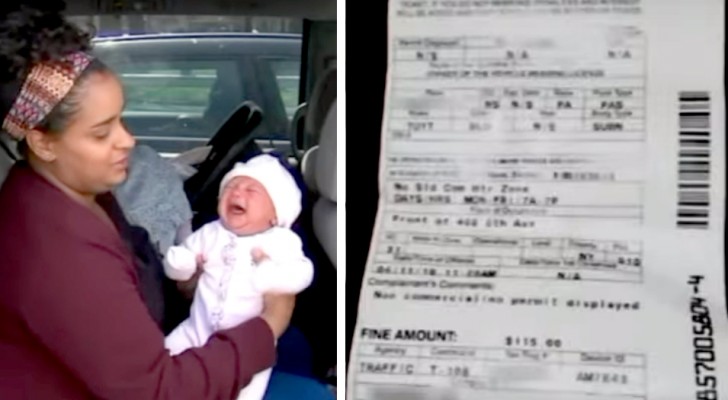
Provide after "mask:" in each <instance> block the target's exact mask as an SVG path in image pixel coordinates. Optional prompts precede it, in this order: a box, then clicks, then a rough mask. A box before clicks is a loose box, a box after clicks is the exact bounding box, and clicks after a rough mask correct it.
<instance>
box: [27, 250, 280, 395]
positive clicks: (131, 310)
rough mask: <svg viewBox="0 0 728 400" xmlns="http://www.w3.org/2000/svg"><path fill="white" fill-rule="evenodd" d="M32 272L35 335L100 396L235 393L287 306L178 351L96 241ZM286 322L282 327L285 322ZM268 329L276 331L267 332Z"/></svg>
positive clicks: (30, 312) (115, 257) (268, 361)
mask: <svg viewBox="0 0 728 400" xmlns="http://www.w3.org/2000/svg"><path fill="white" fill-rule="evenodd" d="M63 253H64V254H59V255H58V260H60V261H56V262H55V263H51V265H47V267H46V268H44V269H42V270H41V269H39V272H38V273H36V274H34V275H33V276H32V277H29V279H31V280H32V282H28V283H27V284H28V286H27V287H32V288H34V290H27V291H25V292H24V297H25V298H24V299H23V304H24V305H25V306H24V309H23V316H24V318H25V320H26V324H27V325H28V327H29V329H30V330H31V331H32V332H33V334H34V335H35V336H36V337H37V339H38V340H39V341H40V342H41V343H42V344H43V345H44V346H45V347H46V348H47V349H48V350H49V351H50V352H52V353H53V354H54V355H55V356H56V357H57V358H58V360H59V362H61V363H63V364H64V365H66V366H67V368H68V369H69V370H70V371H71V372H72V373H73V374H74V375H75V376H76V377H77V378H78V379H79V380H81V381H82V382H84V383H85V384H86V385H87V386H88V388H89V390H90V391H91V392H92V393H93V394H94V395H95V396H96V397H99V398H105V399H120V400H121V399H139V400H146V399H149V400H152V399H154V400H157V399H190V400H192V399H195V400H198V399H200V400H201V399H220V398H232V397H233V396H234V394H236V393H237V391H238V390H240V388H241V387H243V386H245V385H246V384H247V383H248V382H249V381H250V379H251V377H252V376H253V375H254V374H255V373H257V372H260V371H262V370H264V369H266V368H269V367H270V366H272V364H273V361H274V357H275V348H274V332H275V333H276V334H279V331H280V330H281V329H285V328H284V326H285V325H287V318H289V315H287V314H288V310H287V309H286V308H285V307H283V306H281V305H280V303H279V304H278V307H279V308H277V309H276V308H275V307H272V308H271V309H268V310H266V311H267V312H269V313H270V314H271V315H268V316H267V317H266V319H268V320H269V321H271V326H269V325H268V323H266V321H265V320H264V319H263V318H255V319H253V320H251V321H249V322H247V323H245V324H244V325H241V326H239V327H236V328H232V329H228V330H224V331H220V332H218V333H216V334H215V335H213V336H212V337H211V338H210V339H209V341H208V343H207V344H206V345H205V346H203V347H200V348H195V349H190V350H188V351H186V352H184V353H182V354H180V355H178V356H176V357H171V356H169V353H168V352H167V350H166V349H165V348H164V336H163V334H162V332H161V331H160V330H159V329H158V328H157V326H156V324H155V323H154V321H153V320H152V319H151V317H150V316H149V312H148V311H147V309H146V307H145V305H144V303H143V301H142V299H141V297H140V294H139V291H138V288H137V286H136V275H135V273H134V269H133V266H132V265H129V260H126V259H125V258H124V257H123V256H122V255H121V254H118V253H117V252H115V251H114V250H112V249H108V248H102V247H100V246H98V245H88V246H69V247H67V248H66V250H65V251H63ZM282 327H283V328H282ZM271 328H273V330H274V331H272V330H271Z"/></svg>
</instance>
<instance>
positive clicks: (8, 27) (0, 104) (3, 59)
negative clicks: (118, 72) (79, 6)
mask: <svg viewBox="0 0 728 400" xmlns="http://www.w3.org/2000/svg"><path fill="white" fill-rule="evenodd" d="M64 10H65V2H64V1H58V0H56V1H53V0H51V1H48V2H43V0H32V1H27V0H26V1H22V2H20V1H17V0H1V3H0V16H1V17H0V82H2V83H0V86H2V87H1V88H0V89H1V90H0V92H1V94H2V96H0V119H2V118H4V116H5V115H6V114H7V112H8V110H9V109H10V107H11V106H12V103H13V101H14V100H15V97H16V96H17V94H18V92H19V90H20V86H21V85H22V81H23V80H24V78H25V76H27V74H28V73H29V72H30V70H31V69H32V68H33V66H34V65H36V64H37V63H39V62H45V61H50V60H56V59H59V58H60V57H63V56H65V55H68V54H70V53H73V52H77V51H84V52H86V51H89V50H90V49H91V35H90V34H89V33H87V32H84V31H83V30H81V29H80V28H79V27H77V26H76V25H74V24H72V23H71V22H69V21H68V20H66V19H65V18H64V16H63V13H62V12H63V11H64ZM107 71H109V69H108V67H106V66H105V65H104V64H103V63H101V62H100V61H98V60H94V61H93V62H92V63H91V65H89V67H88V68H87V69H86V70H85V71H84V72H83V74H81V76H79V78H78V79H77V80H76V84H75V85H74V87H73V88H72V89H71V91H70V92H69V93H68V94H67V95H66V96H65V97H64V98H63V100H62V101H61V102H60V103H59V104H58V105H57V106H56V107H55V108H54V109H53V110H52V111H51V112H50V113H49V115H48V116H47V117H46V118H45V120H44V121H42V122H41V123H40V124H39V126H38V127H36V128H37V129H40V130H42V131H47V132H61V131H63V130H64V129H65V127H66V126H67V124H68V122H69V120H70V119H71V117H72V116H73V115H74V114H75V113H76V112H77V111H78V107H79V103H80V96H79V94H80V93H81V92H82V90H81V88H82V87H83V83H84V81H85V80H86V78H87V77H88V76H89V75H91V74H92V73H96V72H107Z"/></svg>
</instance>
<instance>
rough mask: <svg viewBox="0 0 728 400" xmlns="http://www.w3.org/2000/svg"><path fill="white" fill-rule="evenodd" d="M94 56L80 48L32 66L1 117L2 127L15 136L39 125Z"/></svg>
mask: <svg viewBox="0 0 728 400" xmlns="http://www.w3.org/2000/svg"><path fill="white" fill-rule="evenodd" d="M92 60H93V58H92V57H91V56H90V55H88V54H86V53H83V52H76V53H71V54H69V55H67V56H65V57H63V58H61V59H59V60H54V61H49V62H43V63H39V64H38V65H36V66H34V67H33V68H32V69H31V71H30V74H28V77H27V78H26V79H25V82H24V83H23V87H22V88H21V89H20V93H19V94H18V97H17V98H16V99H15V102H14V103H13V106H12V107H11V108H10V111H8V114H7V116H5V120H4V121H3V129H4V130H5V131H6V132H8V133H9V134H10V135H11V136H13V138H15V139H16V140H21V139H23V138H24V137H25V135H26V133H27V132H28V131H29V130H31V129H33V128H35V127H36V126H38V124H40V123H41V122H42V121H43V119H45V117H47V116H48V114H49V113H50V112H51V110H53V108H54V107H55V106H56V105H58V103H60V102H61V100H63V98H64V97H66V95H67V94H68V92H69V91H70V90H71V88H72V87H73V85H74V83H75V82H76V79H78V77H79V76H80V75H81V73H82V72H83V71H84V70H85V69H86V67H88V65H89V64H91V61H92Z"/></svg>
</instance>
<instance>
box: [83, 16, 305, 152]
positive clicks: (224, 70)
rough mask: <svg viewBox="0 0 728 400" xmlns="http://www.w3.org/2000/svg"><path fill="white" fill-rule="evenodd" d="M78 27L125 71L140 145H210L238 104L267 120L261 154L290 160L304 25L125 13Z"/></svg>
mask: <svg viewBox="0 0 728 400" xmlns="http://www.w3.org/2000/svg"><path fill="white" fill-rule="evenodd" d="M71 19H72V20H73V21H74V22H75V23H77V24H78V25H79V26H81V27H87V28H88V29H89V31H90V33H92V34H93V35H94V36H95V38H96V46H95V51H96V52H97V53H98V55H99V57H101V59H102V60H103V61H105V62H106V64H108V65H109V66H110V67H111V68H112V69H114V70H115V71H117V72H118V74H119V76H120V78H121V80H122V82H123V84H124V88H125V92H126V97H127V105H126V110H125V113H124V118H125V121H126V124H127V126H129V128H130V130H131V131H132V132H133V133H134V134H135V135H136V137H137V140H138V142H140V143H144V144H147V145H150V146H152V147H153V148H155V149H156V150H157V151H159V152H160V153H164V154H167V155H174V154H177V153H180V152H183V151H186V150H189V149H192V148H195V147H198V146H202V145H205V144H206V143H207V141H208V140H209V139H210V138H211V137H212V135H214V133H215V132H217V129H218V128H219V126H220V125H221V124H222V123H223V122H224V120H225V119H226V118H227V116H228V115H229V114H230V113H231V112H232V111H233V110H234V109H235V108H236V107H237V106H238V105H240V104H241V103H242V102H244V101H252V102H254V103H255V104H257V105H258V106H259V107H260V108H261V109H262V111H263V115H264V118H263V122H262V123H261V125H260V126H259V127H258V128H257V129H256V130H255V131H254V134H255V135H256V138H258V139H263V140H262V141H261V145H262V146H264V147H270V146H275V148H276V150H279V151H284V152H289V149H290V145H289V144H287V143H281V142H285V141H288V140H289V134H288V125H289V121H290V118H291V117H292V115H293V113H294V112H295V109H296V107H297V106H298V95H299V94H298V87H299V73H300V71H299V70H300V67H301V62H300V45H301V39H300V34H301V32H302V25H303V20H301V19H296V18H285V17H252V16H240V15H235V16H226V15H123V14H122V15H119V16H114V17H109V16H75V17H71ZM223 42H224V44H223ZM260 59H265V62H263V63H260V62H259V61H260ZM261 67H262V68H261ZM263 142H265V143H263Z"/></svg>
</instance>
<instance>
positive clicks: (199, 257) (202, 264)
mask: <svg viewBox="0 0 728 400" xmlns="http://www.w3.org/2000/svg"><path fill="white" fill-rule="evenodd" d="M196 260H197V270H198V271H199V270H201V269H203V268H204V267H205V263H206V262H207V257H205V255H204V254H198V255H197V258H196Z"/></svg>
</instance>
